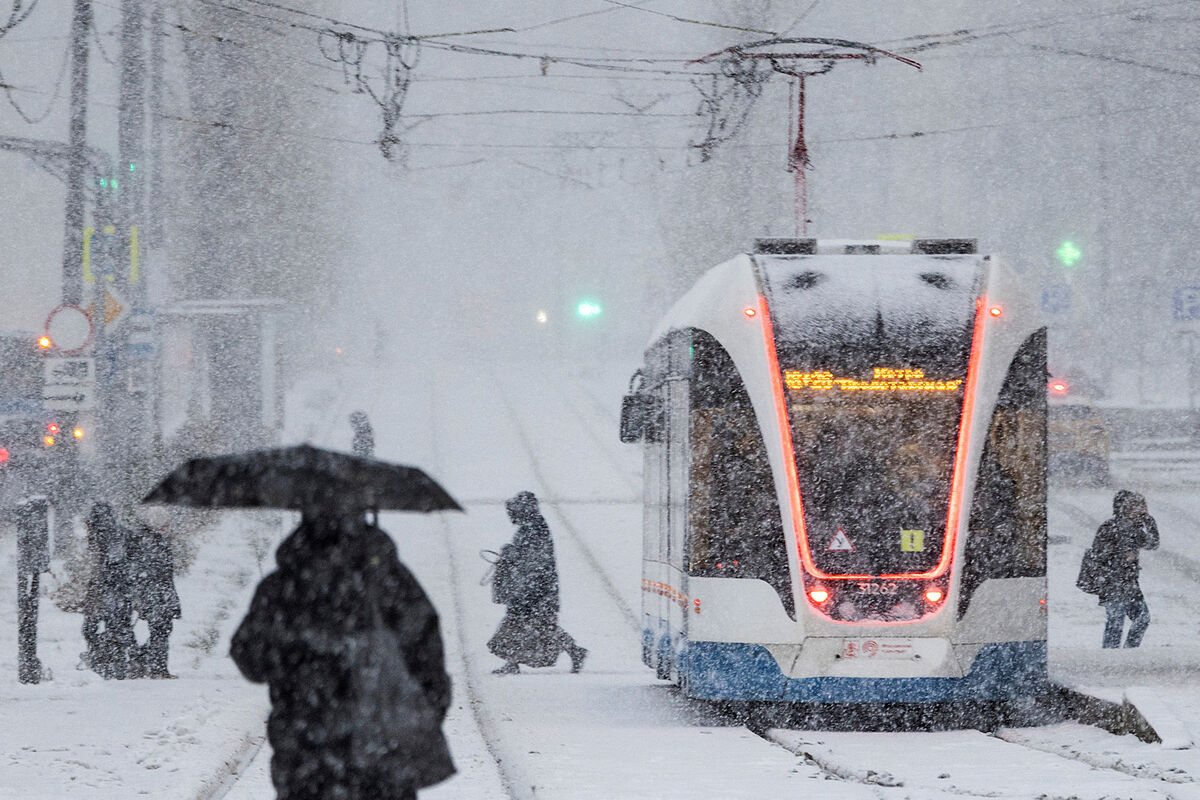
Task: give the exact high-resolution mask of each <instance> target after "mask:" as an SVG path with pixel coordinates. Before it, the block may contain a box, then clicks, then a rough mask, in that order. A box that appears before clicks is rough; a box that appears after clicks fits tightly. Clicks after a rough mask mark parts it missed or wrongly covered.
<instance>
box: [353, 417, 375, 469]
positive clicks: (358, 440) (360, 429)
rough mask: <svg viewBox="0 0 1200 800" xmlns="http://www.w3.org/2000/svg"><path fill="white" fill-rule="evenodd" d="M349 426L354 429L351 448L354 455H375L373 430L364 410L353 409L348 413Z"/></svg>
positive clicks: (364, 456) (371, 456)
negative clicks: (353, 410) (351, 412)
mask: <svg viewBox="0 0 1200 800" xmlns="http://www.w3.org/2000/svg"><path fill="white" fill-rule="evenodd" d="M350 427H351V428H353V429H354V440H353V441H352V442H351V449H352V451H353V453H354V455H356V456H359V457H361V458H373V457H374V456H375V430H374V429H373V428H372V427H371V422H370V420H368V419H367V414H366V412H365V411H355V412H354V413H353V414H351V415H350Z"/></svg>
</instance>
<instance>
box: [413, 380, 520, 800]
mask: <svg viewBox="0 0 1200 800" xmlns="http://www.w3.org/2000/svg"><path fill="white" fill-rule="evenodd" d="M437 392H438V389H437V382H436V381H434V382H433V383H432V384H431V385H430V389H429V409H428V413H429V426H430V430H431V431H433V435H432V436H431V437H430V438H431V441H430V458H431V459H432V461H433V466H434V468H436V469H437V471H438V473H439V474H441V473H442V471H443V470H442V463H441V458H440V448H439V446H438V442H439V441H440V436H441V435H442V433H441V430H440V427H439V422H440V419H441V418H440V415H439V414H438V408H439V404H438V396H437ZM437 524H438V527H439V528H440V530H441V534H442V536H441V539H442V547H443V549H444V550H445V553H446V569H447V571H448V572H449V574H450V584H451V587H450V596H451V606H452V612H453V614H454V629H455V631H456V633H457V637H456V638H457V639H458V652H459V657H460V659H461V660H462V667H463V669H462V674H463V676H464V677H465V679H466V680H465V682H464V683H465V686H463V687H462V688H463V690H464V691H465V693H466V695H467V703H468V705H469V706H470V708H471V716H472V718H473V719H474V720H475V727H476V728H477V729H478V730H479V734H480V737H481V738H482V739H483V743H484V746H485V747H486V748H487V751H488V754H489V755H490V756H491V757H492V760H493V761H494V762H495V764H496V773H497V775H498V776H499V778H500V784H501V788H502V789H503V790H504V792H505V794H507V795H508V797H509V798H510V799H511V800H517V798H518V797H519V795H518V794H517V792H516V791H515V787H516V786H520V785H528V784H529V780H528V777H527V776H525V775H524V774H520V773H518V771H517V768H516V767H515V766H514V765H513V762H512V761H511V760H509V759H505V758H504V757H503V755H502V754H501V753H500V751H499V749H498V743H499V741H500V735H499V732H498V730H497V724H496V720H495V719H494V718H493V717H492V715H491V714H489V713H488V708H487V704H486V703H485V702H484V700H483V697H482V695H481V693H480V691H479V680H478V670H479V665H477V664H476V663H475V662H474V660H473V659H472V658H471V657H470V655H469V653H470V652H471V649H470V644H471V643H470V641H469V640H468V638H467V624H466V622H467V620H466V611H465V608H464V603H463V590H464V588H465V587H464V584H463V576H462V572H461V571H460V569H459V563H458V558H457V557H456V555H455V553H454V547H453V542H452V540H453V537H454V530H453V528H452V526H451V524H450V521H449V520H448V519H446V517H445V515H444V514H443V515H439V517H438V522H437Z"/></svg>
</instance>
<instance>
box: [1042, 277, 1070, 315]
mask: <svg viewBox="0 0 1200 800" xmlns="http://www.w3.org/2000/svg"><path fill="white" fill-rule="evenodd" d="M1070 308H1071V287H1070V286H1067V285H1066V284H1065V283H1052V284H1050V285H1049V286H1046V287H1045V288H1043V289H1042V311H1045V312H1046V313H1047V314H1061V313H1063V312H1064V311H1068V310H1070Z"/></svg>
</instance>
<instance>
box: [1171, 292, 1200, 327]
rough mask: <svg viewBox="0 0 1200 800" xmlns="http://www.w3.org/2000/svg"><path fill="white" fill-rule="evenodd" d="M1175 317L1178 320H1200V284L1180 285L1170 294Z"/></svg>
mask: <svg viewBox="0 0 1200 800" xmlns="http://www.w3.org/2000/svg"><path fill="white" fill-rule="evenodd" d="M1172 300H1173V301H1174V303H1173V305H1174V307H1175V319H1177V320H1179V321H1180V322H1194V321H1195V320H1200V286H1181V287H1179V288H1178V289H1176V290H1175V294H1174V295H1173V296H1172Z"/></svg>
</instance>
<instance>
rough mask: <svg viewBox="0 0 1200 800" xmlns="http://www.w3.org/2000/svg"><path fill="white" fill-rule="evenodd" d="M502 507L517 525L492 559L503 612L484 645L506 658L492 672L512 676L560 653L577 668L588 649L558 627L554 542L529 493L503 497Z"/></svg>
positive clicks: (550, 661)
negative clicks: (505, 498) (494, 561)
mask: <svg viewBox="0 0 1200 800" xmlns="http://www.w3.org/2000/svg"><path fill="white" fill-rule="evenodd" d="M505 509H506V510H507V511H508V518H509V519H510V520H511V521H512V523H513V524H514V525H517V526H519V527H518V528H517V532H516V534H515V535H514V536H513V540H512V542H511V543H509V544H506V545H505V546H504V547H503V548H502V549H501V551H500V559H499V561H498V562H497V564H496V576H495V578H494V580H497V581H500V583H501V584H502V588H501V589H500V590H499V598H500V599H502V601H503V602H504V604H505V613H504V619H503V620H501V622H500V627H499V628H498V629H497V630H496V633H495V634H494V635H493V636H492V638H491V639H490V640H488V649H489V650H491V651H492V653H493V654H495V655H497V656H499V657H500V658H502V659H504V662H505V663H504V666H502V667H500V668H499V669H497V670H494V672H495V673H496V674H498V675H514V674H516V673H518V672H520V669H521V667H520V665H521V664H526V665H528V666H531V667H549V666H551V665H553V664H554V662H555V661H557V660H558V656H559V654H560V653H564V652H565V653H566V654H567V655H568V656H570V658H571V671H572V672H579V670H580V669H582V667H583V660H584V658H585V657H586V656H587V652H588V651H587V650H586V649H584V648H582V647H580V646H579V645H578V644H576V643H575V640H574V639H573V638H571V635H570V634H569V633H567V632H566V631H564V630H563V629H562V628H560V627H559V626H558V569H557V567H556V566H555V563H554V542H553V541H552V540H551V538H550V527H549V526H548V525H547V524H546V520H545V518H544V517H543V516H542V513H541V511H540V510H539V508H538V501H537V498H536V497H535V496H534V494H533V492H519V493H518V494H517V495H516V496H514V497H511V498H509V499H508V500H507V501H506V502H505Z"/></svg>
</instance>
